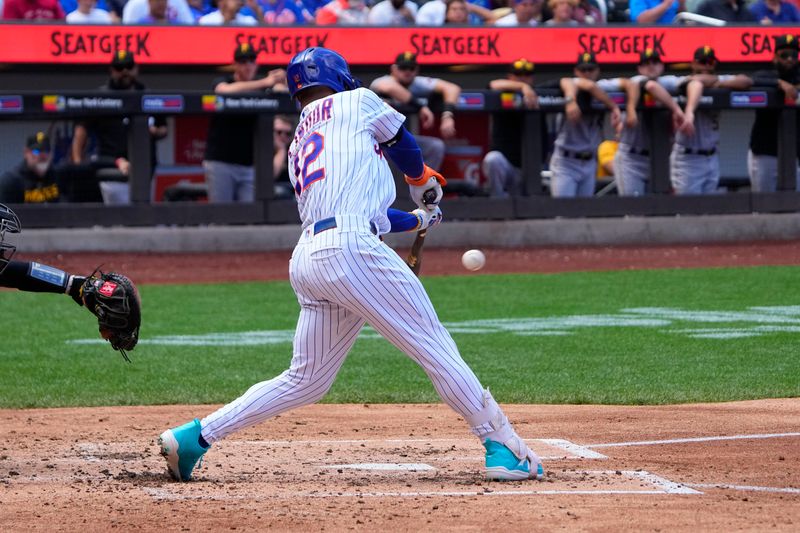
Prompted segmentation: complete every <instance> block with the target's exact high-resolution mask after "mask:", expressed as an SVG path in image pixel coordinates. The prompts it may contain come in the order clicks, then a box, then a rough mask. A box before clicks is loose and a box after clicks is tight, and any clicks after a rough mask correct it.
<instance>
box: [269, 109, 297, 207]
mask: <svg viewBox="0 0 800 533" xmlns="http://www.w3.org/2000/svg"><path fill="white" fill-rule="evenodd" d="M294 128H295V125H294V120H292V118H291V117H289V116H286V115H275V118H274V119H273V120H272V147H273V150H274V152H273V156H272V176H273V178H274V181H275V197H276V198H294V189H293V188H292V182H291V181H290V179H289V155H288V154H289V145H290V144H291V142H292V134H293V133H294Z"/></svg>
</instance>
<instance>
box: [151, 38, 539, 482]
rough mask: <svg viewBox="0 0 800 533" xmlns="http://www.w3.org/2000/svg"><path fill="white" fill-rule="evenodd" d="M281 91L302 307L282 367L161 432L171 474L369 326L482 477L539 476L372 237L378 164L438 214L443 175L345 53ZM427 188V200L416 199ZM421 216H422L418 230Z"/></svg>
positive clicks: (295, 390)
mask: <svg viewBox="0 0 800 533" xmlns="http://www.w3.org/2000/svg"><path fill="white" fill-rule="evenodd" d="M287 78H288V81H289V88H290V92H291V95H292V97H293V98H294V99H296V100H297V101H298V103H299V104H300V107H301V108H302V112H301V114H300V121H299V124H298V126H297V130H296V132H295V135H294V141H293V142H292V145H291V147H290V149H289V160H290V169H291V179H292V183H293V185H294V188H295V193H296V195H297V202H298V209H299V212H300V218H301V220H302V227H303V229H302V233H301V235H300V240H299V242H298V243H297V246H296V247H295V249H294V252H293V254H292V258H291V260H290V263H289V277H290V281H291V284H292V287H293V289H294V291H295V293H296V294H297V299H298V302H299V303H300V309H301V310H300V317H299V319H298V322H297V329H296V332H295V337H294V347H293V357H292V361H291V365H290V367H289V369H288V370H286V371H285V372H284V373H282V374H281V375H279V376H277V377H275V378H273V379H271V380H268V381H263V382H261V383H257V384H255V385H253V386H252V387H251V388H250V389H249V390H248V391H247V392H245V393H244V394H243V395H242V396H241V397H239V398H238V399H236V400H234V401H233V402H231V403H229V404H228V405H226V406H224V407H222V408H221V409H219V410H218V411H216V412H214V413H211V414H210V415H208V416H206V417H205V418H203V419H202V420H198V419H195V420H193V421H192V422H189V423H187V424H184V425H182V426H180V427H176V428H173V429H169V430H167V431H165V432H164V433H162V434H161V436H160V439H159V441H160V444H161V453H162V455H164V456H165V458H166V460H167V465H168V468H169V471H170V473H171V475H172V476H173V477H174V478H175V479H177V480H183V481H186V480H189V479H190V478H191V475H192V470H193V468H194V466H195V464H196V463H197V461H198V460H199V459H200V457H201V456H202V455H203V454H204V453H205V452H206V450H207V449H208V447H209V446H210V445H211V444H213V443H214V442H215V441H217V440H219V439H222V438H224V437H227V436H228V435H230V434H231V433H234V432H236V431H239V430H241V429H244V428H246V427H249V426H252V425H254V424H258V423H260V422H263V421H265V420H267V419H269V418H271V417H273V416H275V415H278V414H280V413H283V412H285V411H288V410H289V409H292V408H295V407H299V406H302V405H306V404H310V403H313V402H316V401H317V400H319V399H321V398H322V397H323V396H324V395H325V393H326V392H327V391H328V389H329V388H330V386H331V384H332V383H333V380H334V378H335V377H336V373H337V372H338V370H339V368H340V367H341V365H342V363H343V362H344V359H345V357H346V356H347V353H348V352H349V351H350V348H351V347H352V346H353V343H354V342H355V340H356V337H357V336H358V333H359V331H360V330H361V328H362V326H363V325H364V324H365V323H366V322H369V324H370V325H371V326H372V327H373V328H375V329H376V330H377V331H378V332H380V334H381V335H383V336H384V337H385V338H386V339H387V340H388V341H390V342H391V343H392V344H394V345H395V346H396V347H397V348H399V349H400V350H402V351H403V352H405V353H406V354H407V355H408V356H409V357H411V358H412V359H413V360H414V361H415V362H416V363H417V364H419V365H420V366H421V367H422V369H423V370H424V371H425V372H426V374H427V375H428V377H429V378H430V379H431V381H432V382H433V385H434V387H435V389H436V391H437V392H438V393H439V395H440V396H441V397H442V399H443V400H444V401H445V402H446V403H447V404H448V405H449V406H450V407H452V408H453V409H454V410H455V411H456V412H458V413H459V414H460V415H461V416H463V417H464V419H465V420H466V421H467V423H468V425H469V426H470V428H471V429H472V432H473V433H474V434H475V435H476V436H477V437H478V438H479V439H480V440H481V442H482V443H483V445H484V446H485V448H486V476H487V477H488V478H489V479H526V478H537V479H541V478H542V477H543V469H542V465H541V461H540V460H539V458H538V457H537V456H536V454H534V453H533V452H532V451H531V450H530V449H529V448H528V446H527V445H526V444H525V442H524V441H523V440H522V439H521V438H520V437H519V436H518V435H517V433H516V432H515V431H514V429H513V427H512V426H511V424H510V423H509V421H508V419H507V418H506V416H505V415H504V414H503V411H502V410H501V409H500V407H499V406H498V405H497V402H495V400H494V399H493V398H492V395H491V394H490V393H489V391H488V390H486V389H484V388H483V387H482V386H481V384H480V382H479V381H478V379H477V378H476V377H475V374H473V372H472V370H471V369H470V368H469V367H468V366H467V364H466V363H465V362H464V360H463V359H462V358H461V355H460V354H459V352H458V349H457V348H456V345H455V343H454V342H453V339H452V338H451V337H450V335H449V333H448V332H447V330H446V329H445V328H444V327H443V326H442V323H441V322H440V321H439V319H438V317H437V315H436V311H435V310H434V308H433V305H432V304H431V301H430V299H429V298H428V295H427V294H426V292H425V289H424V288H423V286H422V284H421V283H420V281H419V280H418V279H417V278H416V276H414V275H413V274H412V272H411V270H410V269H409V267H408V266H407V265H406V264H405V262H404V261H403V260H402V259H401V258H400V257H399V256H398V255H397V254H396V253H395V252H394V250H392V249H391V248H390V247H388V246H387V245H386V244H384V243H383V242H382V241H381V239H380V235H381V234H383V233H386V232H389V231H391V230H392V229H394V226H395V217H394V216H393V215H392V214H391V213H390V214H389V215H388V216H387V210H388V207H389V205H391V204H392V202H393V201H394V198H395V186H394V181H393V179H392V174H391V172H390V170H389V166H388V164H387V161H386V157H387V156H388V157H390V158H391V159H392V160H393V161H394V162H395V164H397V166H398V168H400V169H401V170H402V171H403V172H404V173H405V174H406V181H407V182H408V183H409V184H410V186H411V197H412V198H413V199H414V200H415V202H417V204H418V205H420V207H421V208H423V210H424V212H425V213H436V204H438V201H439V200H440V199H441V186H440V185H441V183H442V182H443V181H444V179H443V178H442V177H441V175H439V174H438V173H436V172H435V171H433V170H432V169H431V168H430V167H427V166H426V165H424V164H423V161H422V157H421V153H420V149H419V146H418V145H417V143H416V141H415V139H414V137H413V136H412V135H411V134H410V133H409V132H408V131H407V130H406V129H405V128H404V127H403V122H404V121H405V117H404V116H403V115H401V114H400V113H398V112H397V111H395V110H394V109H392V108H391V107H389V106H388V105H387V104H385V103H384V102H383V101H382V100H381V99H380V98H379V97H378V96H377V95H376V94H375V93H373V92H372V91H370V90H368V89H365V88H359V85H360V84H359V83H358V82H357V81H356V80H355V79H353V77H352V75H351V74H350V69H349V67H348V66H347V63H346V62H345V60H344V58H342V57H341V56H340V55H339V54H337V53H335V52H333V51H331V50H327V49H325V48H309V49H307V50H304V51H303V52H301V53H299V54H298V55H296V56H295V57H294V58H293V59H292V61H291V62H290V63H289V66H288V69H287ZM430 189H434V190H435V191H436V193H437V194H436V200H435V202H432V204H431V205H425V204H424V203H423V202H422V196H423V194H424V193H425V192H426V191H428V190H430ZM429 218H430V217H428V216H426V217H421V222H420V224H419V225H425V226H427V225H428V224H429V223H430V220H429Z"/></svg>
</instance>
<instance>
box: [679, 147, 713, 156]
mask: <svg viewBox="0 0 800 533" xmlns="http://www.w3.org/2000/svg"><path fill="white" fill-rule="evenodd" d="M683 153H684V154H693V155H714V154H716V153H717V149H716V148H712V149H711V150H696V149H694V148H686V147H684V148H683Z"/></svg>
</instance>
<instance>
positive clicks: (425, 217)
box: [411, 206, 444, 231]
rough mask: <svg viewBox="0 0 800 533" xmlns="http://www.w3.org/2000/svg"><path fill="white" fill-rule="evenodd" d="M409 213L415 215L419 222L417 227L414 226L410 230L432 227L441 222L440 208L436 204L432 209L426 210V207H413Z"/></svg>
mask: <svg viewBox="0 0 800 533" xmlns="http://www.w3.org/2000/svg"><path fill="white" fill-rule="evenodd" d="M411 214H412V215H414V216H416V217H417V220H419V224H417V227H416V228H414V229H413V230H412V231H421V230H424V229H428V228H432V227H433V226H436V225H437V224H439V223H441V222H442V218H444V217H443V215H442V210H441V209H439V206H436V207H435V208H434V209H433V211H428V210H427V209H414V210H413V211H411Z"/></svg>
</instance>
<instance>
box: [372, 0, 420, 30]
mask: <svg viewBox="0 0 800 533" xmlns="http://www.w3.org/2000/svg"><path fill="white" fill-rule="evenodd" d="M418 9H419V8H418V7H417V4H415V3H414V2H412V1H411V0H383V2H378V3H377V4H375V5H374V6H373V7H372V9H370V10H369V17H367V21H368V22H369V24H370V25H373V26H413V25H414V23H415V20H416V16H417V10H418Z"/></svg>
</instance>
